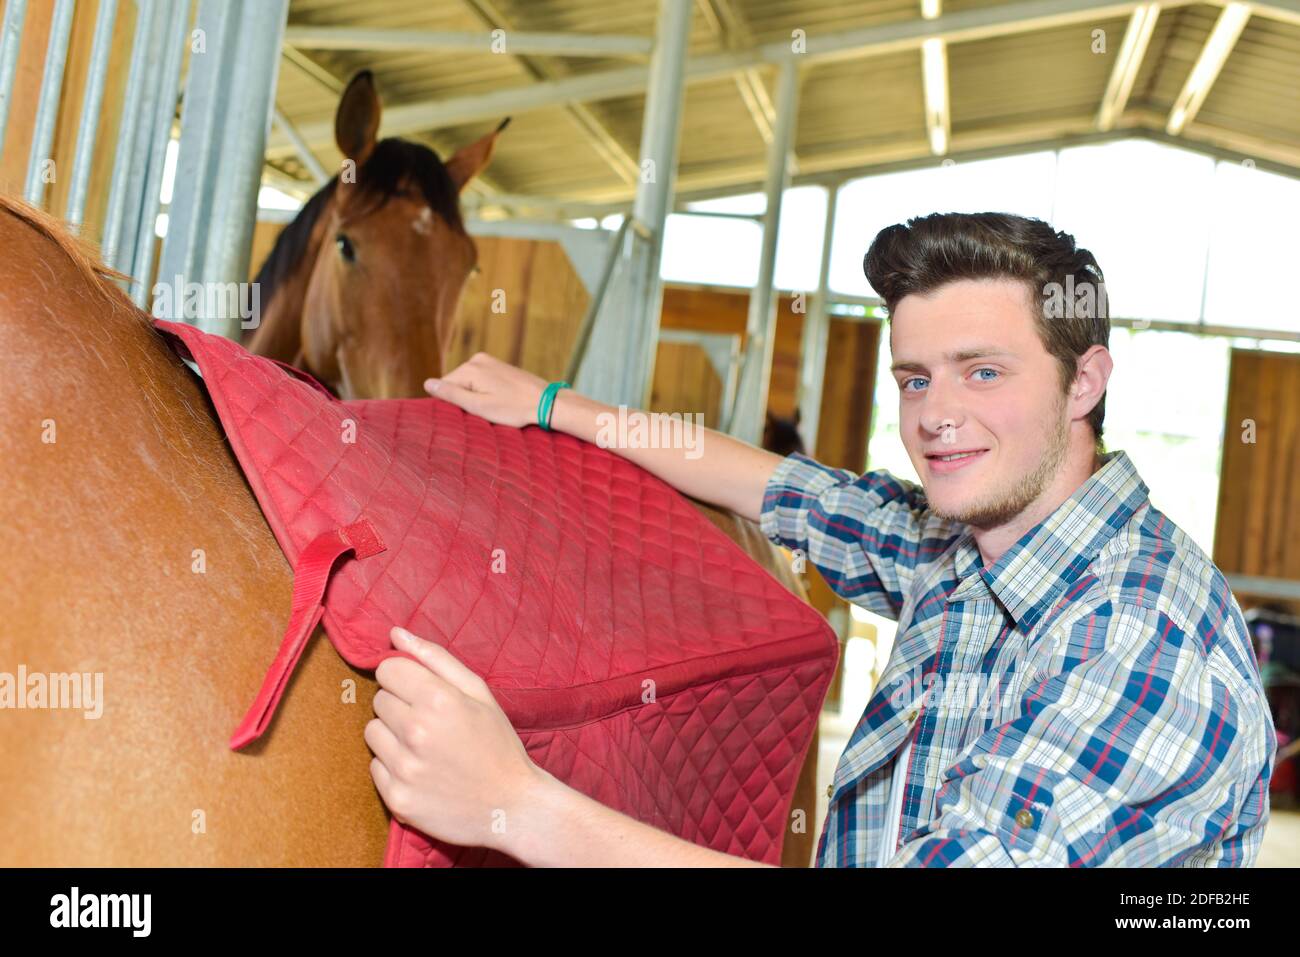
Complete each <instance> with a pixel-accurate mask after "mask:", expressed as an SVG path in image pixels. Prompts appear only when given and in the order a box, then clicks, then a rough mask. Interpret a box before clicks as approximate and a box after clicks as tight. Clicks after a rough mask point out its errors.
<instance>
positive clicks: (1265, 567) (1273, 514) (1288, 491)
mask: <svg viewBox="0 0 1300 957" xmlns="http://www.w3.org/2000/svg"><path fill="white" fill-rule="evenodd" d="M1214 563H1215V564H1216V565H1218V566H1219V568H1220V569H1222V570H1223V571H1224V572H1228V573H1235V574H1240V575H1252V576H1259V577H1263V578H1285V579H1290V580H1291V581H1300V355H1295V354H1293V353H1285V352H1262V351H1257V350H1246V349H1233V350H1232V357H1231V364H1230V365H1229V372H1228V411H1227V421H1226V422H1225V423H1224V430H1223V459H1222V465H1221V468H1220V471H1219V511H1218V516H1217V518H1216V520H1215V532H1214ZM1237 600H1238V601H1239V602H1241V604H1242V606H1243V607H1248V605H1249V604H1252V603H1255V602H1258V603H1260V604H1263V603H1265V602H1269V603H1272V604H1275V605H1278V606H1281V607H1282V608H1283V609H1284V610H1286V609H1289V611H1290V613H1291V614H1300V601H1292V602H1284V601H1280V600H1279V599H1276V598H1271V599H1269V598H1264V597H1261V596H1252V595H1249V594H1243V593H1240V592H1238V593H1237Z"/></svg>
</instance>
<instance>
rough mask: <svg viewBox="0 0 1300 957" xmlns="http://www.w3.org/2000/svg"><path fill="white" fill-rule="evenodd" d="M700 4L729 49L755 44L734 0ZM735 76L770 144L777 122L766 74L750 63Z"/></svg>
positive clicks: (702, 0) (701, 0) (705, 0)
mask: <svg viewBox="0 0 1300 957" xmlns="http://www.w3.org/2000/svg"><path fill="white" fill-rule="evenodd" d="M698 6H699V8H700V12H701V13H702V14H704V19H705V22H706V23H708V25H709V29H710V30H711V31H712V32H713V35H714V36H716V37H717V38H718V39H719V40H720V41H721V43H722V45H723V46H725V47H727V48H729V49H737V48H745V47H753V46H754V37H753V34H751V33H750V31H749V25H748V24H747V23H746V22H745V20H744V17H743V16H742V15H741V14H740V11H738V10H737V9H736V8H735V7H734V6H733V5H732V3H731V0H698ZM733 78H734V79H735V81H736V90H737V92H739V93H740V98H741V100H742V101H743V102H744V104H745V109H747V110H748V111H749V116H750V118H751V119H752V120H753V121H754V127H755V128H756V129H757V130H758V135H759V136H760V137H761V138H762V140H763V143H764V144H766V145H770V144H771V142H772V135H773V124H775V122H776V108H775V107H774V106H773V105H772V98H771V97H770V96H768V95H767V87H766V86H764V85H763V77H762V76H761V75H760V74H759V71H758V68H757V67H750V68H748V69H746V70H742V71H740V72H739V73H736V74H734V77H733Z"/></svg>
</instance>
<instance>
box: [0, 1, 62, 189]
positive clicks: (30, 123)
mask: <svg viewBox="0 0 1300 957" xmlns="http://www.w3.org/2000/svg"><path fill="white" fill-rule="evenodd" d="M53 16H54V0H29V2H28V4H27V16H26V18H25V19H24V21H23V38H22V43H20V44H19V48H18V66H17V69H16V70H15V71H14V85H13V99H12V100H11V101H10V106H9V126H8V131H7V132H6V133H5V144H4V152H3V154H0V192H4V193H6V194H7V195H10V196H22V195H23V187H24V185H25V183H26V179H27V160H28V157H29V154H30V152H31V148H32V134H33V132H34V131H35V128H36V107H37V106H38V104H39V103H40V99H41V78H42V76H43V74H44V71H45V50H46V47H47V46H49V42H50V22H51V20H52V19H53Z"/></svg>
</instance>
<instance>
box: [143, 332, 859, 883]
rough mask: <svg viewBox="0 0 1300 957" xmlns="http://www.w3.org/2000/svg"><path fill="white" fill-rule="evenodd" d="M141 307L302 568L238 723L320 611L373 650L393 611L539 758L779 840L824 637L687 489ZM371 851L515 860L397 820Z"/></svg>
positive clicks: (749, 837) (827, 637) (640, 798)
mask: <svg viewBox="0 0 1300 957" xmlns="http://www.w3.org/2000/svg"><path fill="white" fill-rule="evenodd" d="M156 325H157V327H158V328H159V329H161V330H163V331H164V332H165V333H167V334H168V336H169V337H171V339H172V342H173V345H174V346H175V347H176V348H177V351H178V352H180V354H181V355H183V356H186V357H189V358H192V359H193V360H194V361H195V362H196V363H197V365H198V367H199V369H200V371H201V373H202V375H203V378H204V384H205V386H206V388H207V390H208V393H209V395H210V397H211V399H212V402H213V404H214V406H215V407H216V410H217V413H218V415H219V416H220V418H221V422H222V425H223V426H224V428H225V430H226V434H227V437H228V439H229V441H230V444H231V446H232V448H233V449H234V452H235V455H236V456H237V457H238V459H239V462H240V464H241V465H242V467H243V469H244V472H245V475H246V476H247V479H248V482H249V484H250V485H251V486H252V488H253V491H254V493H255V494H256V496H257V499H258V502H259V503H260V504H261V507H262V510H263V512H264V513H265V515H266V519H267V521H268V523H269V524H270V527H271V529H272V531H273V532H274V534H275V536H276V538H277V540H278V541H279V543H280V546H281V547H282V548H283V549H284V553H285V555H286V556H287V557H288V559H289V561H290V562H291V563H292V565H293V567H294V572H295V583H294V602H293V604H294V607H293V608H292V609H291V614H290V622H289V626H288V629H287V631H286V634H285V636H284V639H283V642H282V644H281V647H280V650H279V653H278V654H277V655H276V657H275V660H274V662H273V663H272V665H271V669H270V672H269V673H268V675H267V679H266V683H265V684H264V685H263V687H262V689H261V692H260V694H258V696H257V699H256V701H255V702H254V704H253V707H252V709H251V710H250V712H249V714H248V716H247V717H246V718H245V719H244V722H243V724H241V725H240V727H239V729H238V730H237V731H236V733H235V737H234V738H233V739H232V742H231V743H232V746H233V747H241V746H243V745H244V744H246V743H247V742H249V741H252V740H254V739H255V738H256V737H257V736H258V735H260V734H261V733H262V732H263V731H264V730H265V728H266V726H267V724H268V723H269V720H270V717H271V714H272V713H273V711H274V708H275V706H276V704H277V703H278V701H279V697H280V695H281V693H282V692H283V689H284V687H285V685H286V683H287V680H288V677H289V673H290V672H291V670H292V668H293V666H294V664H295V663H296V661H297V659H298V657H299V656H300V654H301V652H302V648H303V646H304V645H305V643H306V641H307V638H308V637H309V636H310V634H311V632H312V630H313V629H314V627H315V625H316V623H317V622H318V621H320V620H321V618H322V615H323V621H324V626H325V631H326V633H327V634H328V636H329V639H330V641H331V643H332V644H333V645H334V647H335V648H336V649H337V650H338V652H339V654H341V655H342V656H343V657H344V658H345V659H346V660H347V661H348V662H349V663H350V664H352V665H354V666H356V667H358V668H365V669H371V668H374V667H375V666H376V665H378V664H379V662H380V661H382V660H383V659H384V658H387V657H390V656H393V655H395V654H398V652H396V651H395V650H394V649H393V647H392V645H391V643H390V641H389V638H388V633H389V629H390V628H391V627H392V626H393V625H394V624H398V625H402V626H404V627H406V628H409V629H410V630H411V631H413V632H415V633H416V634H418V635H421V636H424V637H427V638H429V639H431V640H434V641H437V642H440V643H441V644H443V645H445V646H446V647H447V648H449V649H450V650H451V651H453V652H454V653H455V654H456V655H457V656H458V657H459V658H460V659H461V660H462V661H464V662H465V663H466V665H468V666H469V667H470V668H472V669H474V671H476V672H477V673H478V674H480V675H482V676H483V678H484V679H485V680H486V681H487V683H488V685H489V686H490V687H491V688H492V691H493V694H494V695H495V696H496V698H497V700H498V701H499V702H500V704H501V706H502V708H504V709H505V711H506V713H507V715H508V716H509V717H510V720H511V721H512V723H513V724H514V727H515V729H516V730H517V731H518V732H519V734H520V737H521V739H522V740H523V742H524V744H525V746H526V747H527V749H528V751H529V754H530V755H531V756H532V758H533V760H535V761H536V762H537V763H538V764H540V765H541V766H542V767H544V768H546V769H547V770H548V771H550V772H551V773H552V774H554V775H556V776H557V777H559V778H560V779H562V780H564V781H566V782H568V783H569V784H570V785H571V786H573V787H575V788H577V789H578V790H580V791H582V792H584V793H586V794H588V795H590V796H591V797H593V798H595V799H596V800H598V801H600V802H602V803H604V804H606V805H608V806H610V807H613V808H616V809H618V810H620V811H622V812H624V813H626V814H629V815H631V816H633V817H635V818H637V819H638V820H641V821H644V822H646V823H649V824H652V825H654V826H656V827H660V828H663V829H665V830H668V831H670V832H672V833H674V834H677V835H679V836H681V837H683V838H686V839H687V840H690V841H693V842H695V843H698V844H701V845H704V846H707V847H710V848H713V849H715V850H719V851H724V852H726V853H730V854H739V855H744V856H745V857H748V858H751V859H755V860H762V861H767V862H770V863H778V862H779V861H780V855H781V844H782V838H783V836H784V834H785V831H786V823H787V819H788V815H789V813H790V800H791V795H792V792H793V789H794V785H795V782H796V780H797V778H798V775H799V771H800V767H801V765H802V762H803V759H804V755H805V751H806V750H807V747H808V743H809V740H810V737H811V734H812V731H813V728H814V722H815V721H816V719H817V714H818V712H819V710H820V708H821V703H822V699H823V697H824V695H825V693H826V688H827V685H828V683H829V681H830V676H831V672H832V669H833V667H834V664H835V658H836V653H837V651H836V649H837V645H836V642H835V640H834V636H833V634H832V632H831V631H830V629H829V627H828V626H827V624H826V622H825V621H824V619H822V618H821V616H820V615H818V614H817V612H816V611H814V610H813V609H812V608H810V607H809V606H808V605H807V604H805V603H804V602H802V601H801V600H799V599H798V598H796V597H795V596H793V595H792V594H790V593H789V592H788V591H787V590H786V589H785V588H783V587H782V586H781V585H780V584H779V583H778V582H777V581H775V580H774V579H773V578H772V577H771V576H770V575H768V574H767V572H765V571H764V570H763V569H762V568H761V567H760V566H759V565H757V564H756V563H755V562H754V561H753V560H752V559H750V558H749V557H748V556H747V555H745V554H744V553H743V552H742V551H741V550H740V549H739V548H738V547H737V546H736V545H735V544H734V543H733V542H731V541H730V540H729V539H727V538H726V536H724V535H723V534H722V533H721V532H720V531H718V530H717V529H716V528H715V527H714V526H713V525H712V524H711V523H710V522H709V521H708V520H707V519H705V518H704V517H703V516H702V515H700V514H699V513H698V512H697V511H696V510H695V509H694V508H693V507H692V506H691V505H690V504H689V503H688V502H687V501H686V500H685V499H684V498H683V497H682V496H681V495H679V494H678V493H677V492H675V491H674V490H673V489H671V488H670V487H668V486H667V485H665V484H664V483H663V482H661V481H659V480H658V479H656V478H654V477H653V476H651V475H650V474H648V473H647V472H645V471H643V470H641V469H639V468H637V467H636V466H634V465H631V464H630V463H628V462H626V461H625V460H623V459H622V458H620V457H618V456H617V455H614V454H613V453H611V452H609V451H606V450H603V449H600V448H598V447H596V446H594V445H590V444H588V443H585V442H581V441H578V440H576V439H573V438H571V437H569V436H565V435H559V434H555V433H549V432H545V431H543V430H541V429H538V428H526V429H510V428H503V427H500V426H495V425H492V424H490V423H488V422H487V421H485V420H483V419H480V418H477V417H475V416H471V415H468V414H466V413H465V412H462V411H461V410H460V409H459V408H457V407H455V406H453V405H451V404H449V403H446V402H442V401H439V400H436V399H403V400H383V401H366V402H341V401H339V400H337V399H335V398H334V397H332V396H330V395H329V394H328V393H327V392H325V390H324V389H323V388H322V387H320V386H319V385H317V384H315V383H314V382H312V381H310V380H309V379H308V378H307V377H306V376H304V375H303V374H301V373H295V372H293V371H292V370H286V368H282V367H281V366H280V365H278V364H277V363H274V362H272V361H270V360H267V359H262V358H258V357H255V356H252V355H249V354H248V353H247V352H245V351H244V350H243V349H242V348H241V347H240V346H239V345H237V344H236V343H234V342H232V341H230V340H227V339H224V338H221V337H217V336H211V335H207V334H205V333H203V332H201V331H199V330H198V329H195V328H193V327H191V326H186V325H182V324H177V323H171V322H166V321H161V320H160V321H158V322H157V323H156ZM267 656H268V659H269V658H270V657H271V646H270V645H269V644H268V646H267ZM251 690H252V689H250V693H251ZM358 773H361V772H358ZM384 863H385V864H386V865H389V866H405V867H411V866H446V865H452V864H456V865H466V864H470V865H481V864H501V863H511V861H510V859H509V858H506V857H504V856H503V855H499V854H496V853H495V852H490V851H487V850H485V849H482V848H462V847H454V846H451V845H447V844H444V843H441V842H438V841H433V840H430V839H429V838H427V837H426V836H425V835H423V834H420V833H419V832H418V831H414V830H410V829H407V828H405V827H403V826H402V825H401V824H399V823H398V822H397V821H395V820H394V822H393V827H392V831H391V834H390V838H389V846H388V851H387V853H386V855H385V861H384Z"/></svg>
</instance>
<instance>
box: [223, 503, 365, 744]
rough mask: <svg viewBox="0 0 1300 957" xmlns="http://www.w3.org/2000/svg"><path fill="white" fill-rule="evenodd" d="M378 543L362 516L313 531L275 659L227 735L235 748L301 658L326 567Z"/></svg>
mask: <svg viewBox="0 0 1300 957" xmlns="http://www.w3.org/2000/svg"><path fill="white" fill-rule="evenodd" d="M387 547H388V546H387V545H385V544H384V542H383V540H382V539H381V538H380V537H379V533H378V532H376V531H375V528H374V526H373V525H371V524H370V522H369V521H366V520H365V519H362V520H361V521H359V522H354V523H353V524H351V525H347V526H345V527H343V528H335V529H331V530H330V531H328V532H324V533H323V534H321V535H318V536H316V537H315V538H314V539H312V540H311V542H310V543H309V544H308V545H307V547H306V548H304V549H303V550H302V553H301V554H299V556H298V562H297V564H296V565H295V566H294V569H293V605H292V613H291V614H290V616H289V624H288V626H287V627H286V628H285V630H284V638H283V640H282V641H281V642H280V650H279V651H278V652H276V655H275V661H273V662H272V663H271V668H270V670H269V671H267V673H266V678H265V679H263V681H262V690H261V691H259V692H258V693H257V698H256V699H255V700H254V701H253V706H252V707H251V708H249V709H248V713H247V714H245V715H244V720H243V721H241V722H240V723H239V727H238V728H236V729H235V733H234V734H233V735H232V736H231V738H230V747H231V748H232V749H233V750H236V751H238V750H239V749H240V748H242V747H243V746H244V745H246V744H248V743H249V742H251V741H256V740H257V739H258V738H259V737H261V736H262V733H263V732H264V731H265V730H266V729H267V726H268V725H270V723H271V718H272V717H273V716H274V715H275V708H276V705H278V704H279V703H280V698H281V696H282V695H283V694H284V689H285V687H286V686H287V685H288V684H289V676H290V675H291V674H293V669H294V666H295V665H297V664H298V659H299V658H301V657H302V652H303V649H304V648H305V647H307V639H308V638H310V637H311V633H312V632H313V631H314V630H315V629H316V625H317V624H318V623H319V622H320V619H321V615H322V614H324V612H325V608H324V606H323V605H322V604H321V602H322V600H323V599H324V597H325V586H326V585H327V584H328V583H329V576H330V570H331V569H332V568H333V567H334V563H335V562H336V561H338V558H339V556H340V555H342V554H343V553H344V552H352V553H353V554H354V555H355V556H356V557H357V558H369V557H370V556H371V555H377V554H379V553H380V552H382V551H384V550H385V549H386V548H387Z"/></svg>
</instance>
